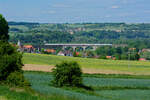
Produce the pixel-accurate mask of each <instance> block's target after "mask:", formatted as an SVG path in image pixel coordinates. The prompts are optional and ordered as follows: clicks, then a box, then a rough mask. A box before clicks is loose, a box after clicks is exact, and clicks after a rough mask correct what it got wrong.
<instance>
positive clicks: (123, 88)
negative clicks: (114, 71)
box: [25, 72, 150, 100]
mask: <svg viewBox="0 0 150 100" xmlns="http://www.w3.org/2000/svg"><path fill="white" fill-rule="evenodd" d="M103 76H104V75H103ZM25 77H26V78H27V79H29V80H30V82H31V84H32V88H33V89H34V90H36V91H38V92H40V93H42V94H45V95H50V94H53V95H63V96H66V97H68V96H69V97H72V98H76V99H79V100H140V99H137V98H136V97H139V98H142V97H143V98H145V99H144V100H148V99H146V98H150V95H148V94H150V93H147V92H150V86H149V83H150V79H142V77H141V78H140V79H133V77H132V78H131V79H127V78H126V79H125V78H124V79H122V78H121V77H120V78H119V76H118V77H117V78H109V77H107V78H106V77H105V78H102V77H100V78H96V77H92V75H91V76H90V77H83V78H84V84H85V85H88V86H91V87H93V88H94V91H93V93H89V92H85V91H82V90H80V89H76V90H74V89H75V88H70V89H69V88H67V89H66V88H56V87H53V86H50V81H51V80H52V78H53V77H52V75H51V73H43V72H41V73H38V72H25ZM136 77H137V76H136ZM111 93H112V94H111ZM130 93H131V94H133V96H132V95H130ZM138 93H140V95H138ZM116 94H117V95H116ZM128 95H129V97H128ZM121 96H123V97H124V98H122V97H121ZM125 97H126V98H128V99H126V98H125Z"/></svg>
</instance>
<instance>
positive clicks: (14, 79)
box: [6, 72, 30, 87]
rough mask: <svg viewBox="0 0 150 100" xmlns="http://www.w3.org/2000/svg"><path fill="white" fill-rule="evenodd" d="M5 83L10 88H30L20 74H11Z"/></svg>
mask: <svg viewBox="0 0 150 100" xmlns="http://www.w3.org/2000/svg"><path fill="white" fill-rule="evenodd" d="M6 83H7V84H8V85H11V86H20V87H24V86H30V83H29V82H28V81H27V80H25V78H24V76H23V73H22V72H12V73H11V74H10V75H9V76H8V77H7V80H6Z"/></svg>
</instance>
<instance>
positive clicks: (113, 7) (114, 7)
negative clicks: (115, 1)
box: [111, 5, 119, 9]
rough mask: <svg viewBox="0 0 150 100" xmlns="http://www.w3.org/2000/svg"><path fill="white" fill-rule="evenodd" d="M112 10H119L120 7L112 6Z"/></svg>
mask: <svg viewBox="0 0 150 100" xmlns="http://www.w3.org/2000/svg"><path fill="white" fill-rule="evenodd" d="M111 8H112V9H118V8H119V6H117V5H114V6H112V7H111Z"/></svg>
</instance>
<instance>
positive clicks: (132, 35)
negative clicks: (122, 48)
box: [9, 22, 150, 49]
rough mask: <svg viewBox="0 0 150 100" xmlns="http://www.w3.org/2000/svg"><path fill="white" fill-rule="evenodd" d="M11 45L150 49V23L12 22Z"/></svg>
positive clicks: (10, 23)
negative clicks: (123, 45)
mask: <svg viewBox="0 0 150 100" xmlns="http://www.w3.org/2000/svg"><path fill="white" fill-rule="evenodd" d="M9 27H10V30H9V34H10V42H13V43H16V42H17V41H18V40H21V42H22V43H25V44H32V45H40V44H43V43H112V44H128V45H129V46H130V47H136V48H140V49H141V48H150V24H148V23H139V24H126V23H83V24H81V23H76V24H68V23H65V24H47V23H45V24H41V23H27V22H9Z"/></svg>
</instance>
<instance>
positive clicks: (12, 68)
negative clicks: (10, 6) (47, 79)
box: [0, 15, 29, 86]
mask: <svg viewBox="0 0 150 100" xmlns="http://www.w3.org/2000/svg"><path fill="white" fill-rule="evenodd" d="M8 38H9V36H8V24H7V21H6V20H5V19H4V18H3V17H2V15H0V81H6V82H8V83H7V84H11V85H12V84H13V85H15V86H16V85H17V86H18V85H19V86H25V85H27V83H28V82H27V81H26V80H25V79H24V76H23V71H22V66H23V64H22V54H21V53H20V52H18V51H17V48H16V47H14V46H13V45H12V44H10V43H8ZM28 85H29V84H28Z"/></svg>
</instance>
